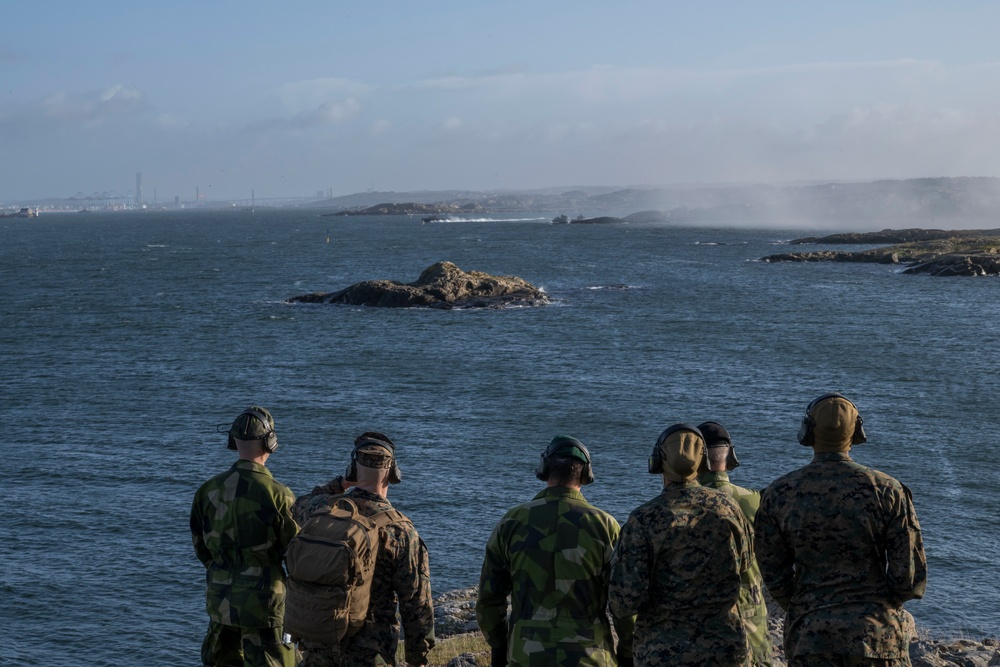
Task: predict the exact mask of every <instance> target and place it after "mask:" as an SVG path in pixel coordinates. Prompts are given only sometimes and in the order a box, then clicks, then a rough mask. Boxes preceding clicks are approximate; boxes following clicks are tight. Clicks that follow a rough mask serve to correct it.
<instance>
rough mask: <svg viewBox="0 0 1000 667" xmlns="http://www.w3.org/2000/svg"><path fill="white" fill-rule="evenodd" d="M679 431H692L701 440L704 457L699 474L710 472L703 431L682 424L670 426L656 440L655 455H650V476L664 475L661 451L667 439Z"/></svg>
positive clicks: (699, 467)
mask: <svg viewBox="0 0 1000 667" xmlns="http://www.w3.org/2000/svg"><path fill="white" fill-rule="evenodd" d="M678 431H690V432H691V433H694V434H695V435H697V436H698V437H699V438H701V447H702V451H701V453H702V457H701V465H700V466H698V472H708V452H707V451H705V436H704V435H702V434H701V431H699V430H698V427H697V426H693V425H691V424H687V423H681V424H674V425H673V426H668V427H667V428H666V430H664V431H663V433H661V434H660V437H659V438H657V439H656V445H655V446H654V447H653V453H652V454H650V455H649V474H651V475H662V474H663V452H661V451H660V447H661V446H662V445H663V443H664V442H666V440H667V438H669V437H670V436H671V435H673V434H674V433H677V432H678Z"/></svg>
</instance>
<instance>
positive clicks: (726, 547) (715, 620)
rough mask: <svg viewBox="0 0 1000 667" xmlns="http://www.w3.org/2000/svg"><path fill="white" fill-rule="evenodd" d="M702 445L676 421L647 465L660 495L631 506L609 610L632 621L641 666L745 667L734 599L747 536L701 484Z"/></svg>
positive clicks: (749, 547) (729, 507) (740, 521)
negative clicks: (658, 477)
mask: <svg viewBox="0 0 1000 667" xmlns="http://www.w3.org/2000/svg"><path fill="white" fill-rule="evenodd" d="M704 458H705V440H704V438H703V437H702V435H701V433H700V432H699V431H698V429H697V428H696V427H694V426H691V425H688V424H675V425H673V426H671V427H669V428H667V429H666V430H665V431H664V432H663V433H662V434H661V435H660V438H659V439H658V440H657V443H656V447H655V448H654V450H653V455H652V456H651V457H650V461H649V471H650V472H651V473H662V475H663V484H664V486H663V492H662V493H660V495H658V496H657V497H656V498H653V499H652V500H650V501H649V502H647V503H646V504H644V505H641V506H640V507H638V508H636V509H635V510H634V511H633V512H632V514H631V515H629V518H628V521H627V522H626V523H625V525H624V526H623V527H622V534H621V539H620V540H619V542H618V548H617V549H616V550H615V553H614V556H613V557H612V561H611V586H610V590H609V598H610V601H611V610H612V611H613V612H615V613H617V614H619V615H627V614H636V621H635V646H634V655H635V664H636V665H637V666H638V667H665V666H667V665H685V666H690V667H749V666H750V664H751V662H750V655H751V652H750V646H749V644H748V642H747V635H746V630H745V628H744V625H743V622H742V619H741V618H740V611H739V606H738V601H739V597H740V589H741V586H740V584H741V581H740V578H741V575H742V574H743V573H744V572H746V571H747V570H748V569H749V568H750V566H751V564H752V563H753V557H754V556H753V538H752V529H751V527H750V524H749V523H748V522H747V519H746V517H745V516H744V515H743V512H742V511H741V510H740V508H739V506H738V505H737V504H736V502H735V501H734V500H733V499H732V498H730V497H729V496H728V495H727V494H725V493H723V492H721V491H716V490H715V489H709V488H707V487H704V486H701V485H700V484H698V481H697V473H698V471H699V470H700V469H703V461H704Z"/></svg>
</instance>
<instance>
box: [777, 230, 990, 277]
mask: <svg viewBox="0 0 1000 667" xmlns="http://www.w3.org/2000/svg"><path fill="white" fill-rule="evenodd" d="M790 243H792V244H804V243H815V244H821V245H835V244H867V245H871V244H884V243H889V244H892V245H888V246H885V247H880V248H872V249H868V250H859V251H854V252H849V251H848V252H845V251H839V250H819V251H813V252H790V253H781V254H777V255H768V256H767V257H762V258H761V261H763V262H862V263H875V264H901V265H904V266H905V267H906V268H904V269H903V271H902V273H925V274H929V275H932V276H997V275H1000V229H979V230H976V229H959V230H943V229H899V230H893V229H884V230H882V231H879V232H870V233H867V234H864V233H852V234H832V235H830V236H823V237H808V238H801V239H794V240H793V241H791V242H790Z"/></svg>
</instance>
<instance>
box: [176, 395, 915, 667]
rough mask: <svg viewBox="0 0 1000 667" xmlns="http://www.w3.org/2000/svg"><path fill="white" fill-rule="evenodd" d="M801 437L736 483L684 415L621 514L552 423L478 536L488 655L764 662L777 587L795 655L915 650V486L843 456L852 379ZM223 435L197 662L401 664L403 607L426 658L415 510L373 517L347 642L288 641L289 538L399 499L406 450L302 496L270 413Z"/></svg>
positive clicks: (480, 609) (726, 459)
mask: <svg viewBox="0 0 1000 667" xmlns="http://www.w3.org/2000/svg"><path fill="white" fill-rule="evenodd" d="M366 436H367V437H366ZM798 440H799V442H800V443H801V444H802V445H805V446H809V447H811V448H812V449H813V451H814V455H813V459H812V461H811V462H810V463H809V464H807V465H806V466H804V467H802V468H800V469H798V470H795V471H793V472H791V473H789V474H787V475H784V476H783V477H780V478H779V479H777V480H775V481H774V482H773V483H771V484H770V485H769V486H768V487H767V488H766V489H764V490H763V491H762V492H757V491H752V490H748V489H744V488H742V487H739V486H736V485H734V484H732V482H730V480H729V476H728V472H729V471H731V470H733V469H734V468H735V467H736V466H738V465H739V462H738V460H737V458H736V454H735V450H734V447H733V443H732V439H731V438H730V436H729V433H728V432H727V431H726V429H725V428H724V427H723V426H722V425H721V424H718V423H716V422H704V423H702V424H700V425H698V426H694V425H691V424H687V423H678V424H674V425H672V426H670V427H668V428H667V429H666V430H664V431H663V433H662V434H661V435H660V437H659V438H658V440H657V442H656V444H655V446H654V448H653V451H652V454H651V456H650V457H649V462H648V471H649V472H650V473H651V474H657V475H661V476H662V479H663V490H662V492H661V493H660V494H658V495H657V496H656V497H655V498H653V499H651V500H650V501H648V502H646V503H644V504H643V505H641V506H639V507H638V508H636V509H635V510H634V511H633V512H632V513H631V514H630V516H629V518H628V520H627V521H626V523H625V525H624V526H619V524H618V522H617V521H616V520H615V519H614V518H613V517H612V516H611V515H610V514H608V513H606V512H604V511H602V510H600V509H598V508H596V507H594V506H593V505H590V504H589V503H588V502H587V501H586V499H585V498H584V496H583V494H582V493H581V488H582V487H583V486H585V485H587V484H589V483H591V482H593V480H594V471H593V466H592V462H591V455H590V452H589V451H588V449H587V447H586V446H585V445H584V444H583V443H582V442H581V441H579V440H578V439H576V438H573V437H570V436H565V435H562V436H557V437H555V438H554V439H553V440H552V441H551V442H550V444H549V446H548V447H547V448H546V450H545V451H544V452H543V453H542V454H541V456H540V458H539V463H538V467H537V469H536V470H535V474H536V476H537V477H538V479H540V480H542V481H544V482H545V484H546V485H545V488H544V489H542V491H541V492H539V493H538V494H537V495H536V496H535V497H534V498H533V499H532V500H530V501H528V502H526V503H524V504H521V505H518V506H517V507H514V508H512V509H511V510H509V511H508V512H507V513H506V514H505V515H504V516H503V518H502V519H501V520H500V521H499V523H498V524H497V525H496V527H495V528H494V530H493V532H492V534H491V535H490V538H489V541H488V543H487V545H486V550H485V556H484V559H483V566H482V573H481V577H480V581H479V594H478V599H477V602H476V617H477V621H478V623H479V627H480V628H481V630H482V632H483V634H484V636H485V638H486V641H487V642H488V643H489V645H490V648H491V664H492V665H493V666H494V667H505V666H508V665H509V666H510V667H551V666H560V667H562V666H565V667H571V666H577V665H584V666H591V665H592V666H613V665H619V666H620V667H630V666H631V665H640V666H649V667H660V666H667V665H684V666H706V667H709V666H711V667H716V666H717V667H771V665H772V664H773V663H772V660H773V658H772V655H771V654H772V645H771V639H770V637H769V636H768V632H767V609H766V605H765V602H764V587H765V586H766V588H767V591H768V592H769V593H770V594H771V596H772V597H773V598H774V600H775V601H776V602H777V603H778V604H779V605H780V606H781V608H782V609H783V610H784V612H785V618H784V621H785V626H784V650H785V656H786V659H787V661H788V664H789V665H790V667H855V666H857V667H862V666H872V667H875V666H882V667H902V666H905V665H909V664H910V661H909V653H908V648H909V627H910V625H909V623H908V622H907V614H906V612H905V611H904V610H903V603H904V602H905V601H906V600H910V599H914V598H920V597H922V596H923V593H924V589H925V587H926V576H927V564H926V558H925V555H924V550H923V542H922V538H921V533H920V526H919V523H918V522H917V517H916V513H915V511H914V508H913V503H912V499H911V497H910V492H909V490H908V489H907V488H906V487H905V486H904V485H902V484H901V483H899V482H898V481H896V480H895V479H893V478H892V477H890V476H888V475H886V474H884V473H881V472H878V471H875V470H872V469H870V468H867V467H865V466H862V465H860V464H858V463H856V462H854V461H853V460H852V459H851V457H850V455H849V450H850V449H851V447H852V446H854V445H857V444H860V443H862V442H865V440H866V436H865V433H864V429H863V420H862V419H861V417H860V416H859V414H858V411H857V408H856V407H855V405H854V404H853V403H852V402H851V401H850V400H849V399H847V398H846V397H844V396H842V395H840V394H835V393H834V394H824V395H822V396H820V397H819V398H817V399H816V400H814V401H812V402H811V403H810V404H809V406H808V407H807V409H806V414H805V416H804V417H803V418H802V423H801V426H800V429H799V433H798ZM229 444H230V447H231V448H235V449H236V450H237V451H238V453H239V460H238V461H237V462H236V463H235V464H234V465H233V467H232V468H230V470H228V471H227V472H224V473H222V474H220V475H217V476H216V477H214V478H212V479H211V480H209V481H208V482H206V483H205V484H204V485H203V486H202V487H201V489H199V491H198V493H197V494H196V496H195V500H194V504H193V507H192V512H191V531H192V536H193V540H194V545H195V551H196V553H197V555H198V557H199V559H200V560H201V561H202V563H204V564H205V566H206V568H207V575H206V576H207V582H208V591H207V598H206V599H207V609H208V613H209V618H210V623H209V630H208V633H207V634H206V637H205V640H204V642H203V645H202V660H203V663H204V664H205V665H243V664H246V665H295V664H300V665H304V666H305V667H369V666H377V665H395V664H397V662H396V650H397V645H398V642H399V623H398V622H397V610H398V616H399V619H400V620H401V621H402V626H403V637H404V653H405V663H406V664H407V665H425V664H426V662H427V655H428V652H429V651H430V649H431V648H432V647H433V645H434V627H433V609H432V603H431V591H430V576H429V565H428V558H427V550H426V547H425V546H424V544H423V542H422V541H421V540H420V538H419V536H418V535H417V532H416V530H415V529H414V528H413V525H412V523H410V522H409V520H403V521H400V522H397V523H393V524H391V525H389V526H387V527H386V528H384V529H382V530H380V533H379V542H380V543H379V550H378V558H377V560H376V565H375V575H374V579H373V582H372V589H371V603H370V605H369V610H368V615H367V618H366V620H365V624H364V627H363V628H362V629H361V630H360V631H359V632H358V633H357V634H355V635H353V636H352V637H350V638H349V639H348V640H347V641H346V644H345V645H344V646H338V647H330V646H323V645H316V644H310V643H309V642H302V641H300V642H298V646H294V645H293V644H292V643H291V640H290V639H289V638H288V637H287V636H283V633H282V613H283V604H284V595H283V594H284V572H283V569H282V562H281V558H282V554H283V548H284V546H286V545H287V543H288V541H289V540H290V539H291V538H292V537H293V536H294V535H295V533H296V530H297V527H298V526H299V525H302V523H303V522H304V521H305V519H306V518H307V517H308V516H309V515H310V514H311V513H312V512H313V511H315V509H316V508H317V507H322V506H324V505H327V504H330V503H331V502H332V501H333V499H335V498H338V497H341V496H342V494H346V495H347V496H349V497H350V498H351V499H352V500H353V501H354V502H355V503H356V504H357V505H358V508H359V510H360V511H361V512H362V513H364V514H366V515H369V514H375V513H377V512H382V511H386V510H387V509H390V508H391V507H392V506H391V504H390V503H389V501H388V499H387V492H388V487H389V484H390V483H392V482H397V481H399V478H400V475H399V470H398V466H397V465H396V461H395V445H393V444H392V443H391V441H390V440H389V439H388V438H387V437H386V436H384V435H383V434H379V433H368V434H365V436H362V437H359V438H358V440H357V441H356V442H355V449H354V451H353V452H352V466H351V468H350V469H349V471H348V474H346V475H342V476H339V477H337V478H335V479H334V480H331V481H330V482H328V483H327V484H325V485H323V486H319V487H316V488H314V489H313V490H312V492H310V493H308V494H306V495H304V496H302V497H300V498H298V499H296V498H295V497H294V496H293V495H292V493H291V491H290V490H289V489H288V488H287V487H285V486H283V485H281V484H278V483H277V482H275V481H274V480H273V478H272V477H271V475H270V473H269V472H268V471H267V469H266V467H265V466H264V463H265V462H266V460H267V457H268V456H269V455H270V453H272V452H273V451H274V448H276V447H277V439H276V437H275V436H274V422H273V420H272V419H271V416H270V414H269V413H268V412H267V411H266V410H264V409H263V408H250V409H248V410H247V411H245V412H244V413H243V414H241V415H240V416H239V417H238V418H237V420H236V421H235V422H234V423H233V425H232V427H231V429H230V431H229ZM349 480H350V481H349ZM394 511H395V510H394ZM404 519H405V517H404Z"/></svg>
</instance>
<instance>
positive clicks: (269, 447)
mask: <svg viewBox="0 0 1000 667" xmlns="http://www.w3.org/2000/svg"><path fill="white" fill-rule="evenodd" d="M243 415H250V416H251V417H253V418H254V419H256V420H257V421H259V422H260V423H261V424H262V425H263V426H264V428H266V429H267V432H266V433H264V435H258V436H254V437H253V438H252V439H253V440H261V441H262V444H263V445H264V451H265V452H267V453H268V454H272V453H274V450H276V449H277V448H278V436H277V435H276V434H275V432H274V420H273V419H270V418H269V417H268V416H267V415H266V414H264V413H263V412H261V411H260V410H258V409H257V408H247V409H246V410H244V411H243V412H241V413H240V416H239V417H237V418H236V419H234V420H233V425H232V426H231V427H230V428H229V439H228V441H227V442H226V447H228V448H229V449H236V436H235V435H234V434H233V431H235V430H236V423H237V422H238V421H239V420H240V417H242V416H243ZM240 435H246V431H244V432H243V433H241V434H240ZM246 439H247V438H240V440H246Z"/></svg>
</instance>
